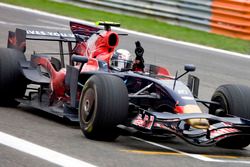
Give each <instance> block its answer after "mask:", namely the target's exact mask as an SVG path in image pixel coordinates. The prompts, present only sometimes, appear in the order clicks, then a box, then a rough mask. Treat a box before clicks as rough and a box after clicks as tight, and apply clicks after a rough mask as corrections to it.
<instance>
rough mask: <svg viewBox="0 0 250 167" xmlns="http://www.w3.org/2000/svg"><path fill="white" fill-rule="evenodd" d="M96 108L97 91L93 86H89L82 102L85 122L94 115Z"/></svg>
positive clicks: (82, 116)
mask: <svg viewBox="0 0 250 167" xmlns="http://www.w3.org/2000/svg"><path fill="white" fill-rule="evenodd" d="M94 109H95V91H94V89H92V88H89V89H88V90H87V91H86V92H85V94H84V97H83V102H82V114H81V118H82V120H83V122H84V123H85V124H88V123H89V122H90V121H91V120H92V118H93V115H94Z"/></svg>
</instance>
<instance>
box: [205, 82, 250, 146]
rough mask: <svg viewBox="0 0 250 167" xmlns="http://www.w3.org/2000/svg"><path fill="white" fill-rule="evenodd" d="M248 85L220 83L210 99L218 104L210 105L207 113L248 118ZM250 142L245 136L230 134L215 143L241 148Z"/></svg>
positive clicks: (249, 97)
mask: <svg viewBox="0 0 250 167" xmlns="http://www.w3.org/2000/svg"><path fill="white" fill-rule="evenodd" d="M249 99H250V87H248V86H244V85H233V84H228V85H221V86H219V87H218V88H217V89H216V91H215V92H214V94H213V96H212V99H211V100H212V101H215V102H218V103H219V104H220V105H211V106H210V109H209V113H210V114H213V115H217V116H226V115H233V116H237V117H241V118H244V119H249V120H250V103H249ZM249 144H250V138H249V137H247V136H232V137H228V138H225V139H223V140H221V141H219V142H218V143H217V145H218V146H220V147H224V148H231V149H241V148H244V147H246V146H248V145H249Z"/></svg>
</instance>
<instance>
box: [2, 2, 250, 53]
mask: <svg viewBox="0 0 250 167" xmlns="http://www.w3.org/2000/svg"><path fill="white" fill-rule="evenodd" d="M0 2H4V3H9V4H14V5H18V6H24V7H28V8H32V9H38V10H41V11H46V12H50V13H55V14H59V15H63V16H70V17H75V18H78V19H83V20H87V21H98V20H108V21H114V22H120V23H121V24H122V27H123V28H126V29H131V30H135V31H140V32H145V33H149V34H154V35H158V36H163V37H167V38H171V39H175V40H180V41H186V42H192V43H196V44H201V45H206V46H211V47H214V48H219V49H224V50H229V51H234V52H239V53H244V54H249V53H250V41H246V40H241V39H235V38H230V37H225V36H222V35H216V34H211V33H207V32H203V31H197V30H193V29H189V28H184V27H179V26H174V25H169V24H166V23H163V22H160V21H157V20H154V19H147V18H138V17H133V16H126V15H120V14H114V13H109V12H103V11H99V10H93V9H85V8H80V7H77V6H73V5H69V4H65V3H58V2H54V1H50V0H25V1H24V0H0Z"/></svg>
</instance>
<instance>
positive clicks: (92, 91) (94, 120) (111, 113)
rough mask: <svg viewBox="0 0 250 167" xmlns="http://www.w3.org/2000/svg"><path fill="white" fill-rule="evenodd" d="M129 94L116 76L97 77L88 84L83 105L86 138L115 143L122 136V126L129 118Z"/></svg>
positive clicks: (81, 111)
mask: <svg viewBox="0 0 250 167" xmlns="http://www.w3.org/2000/svg"><path fill="white" fill-rule="evenodd" d="M127 114H128V92H127V88H126V86H125V85H124V83H123V81H122V80H121V79H120V78H118V77H116V76H112V75H93V76H92V77H90V78H89V79H88V81H87V82H86V83H85V85H84V88H83V90H82V94H81V98H80V104H79V119H80V126H81V130H82V132H83V133H84V135H85V136H86V137H87V138H89V139H93V140H105V141H112V140H115V139H116V138H117V137H118V136H119V131H118V128H117V127H116V126H117V125H118V124H122V123H123V122H124V121H125V120H126V119H127Z"/></svg>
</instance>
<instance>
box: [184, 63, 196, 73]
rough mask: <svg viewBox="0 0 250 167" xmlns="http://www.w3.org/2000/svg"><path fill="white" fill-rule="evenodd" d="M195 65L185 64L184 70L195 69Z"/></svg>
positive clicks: (190, 70)
mask: <svg viewBox="0 0 250 167" xmlns="http://www.w3.org/2000/svg"><path fill="white" fill-rule="evenodd" d="M195 69H196V67H195V66H194V65H193V64H185V66H184V70H185V71H187V72H192V71H195Z"/></svg>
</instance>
